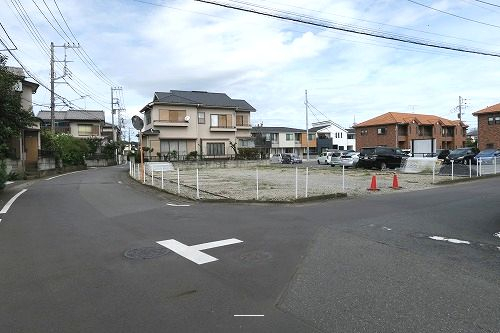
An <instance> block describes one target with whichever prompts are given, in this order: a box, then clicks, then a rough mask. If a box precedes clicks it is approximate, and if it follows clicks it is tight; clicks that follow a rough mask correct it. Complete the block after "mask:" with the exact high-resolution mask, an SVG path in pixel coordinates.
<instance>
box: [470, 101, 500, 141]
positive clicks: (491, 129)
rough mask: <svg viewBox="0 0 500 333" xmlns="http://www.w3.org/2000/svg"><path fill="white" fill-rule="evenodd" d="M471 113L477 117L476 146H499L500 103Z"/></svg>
mask: <svg viewBox="0 0 500 333" xmlns="http://www.w3.org/2000/svg"><path fill="white" fill-rule="evenodd" d="M473 115H474V116H476V117H477V148H479V150H483V149H487V148H500V103H499V104H495V105H492V106H488V107H487V108H485V109H482V110H479V111H476V112H474V113H473Z"/></svg>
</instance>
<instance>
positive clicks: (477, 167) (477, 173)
mask: <svg viewBox="0 0 500 333" xmlns="http://www.w3.org/2000/svg"><path fill="white" fill-rule="evenodd" d="M476 177H479V164H477V163H476Z"/></svg>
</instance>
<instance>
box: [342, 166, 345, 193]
mask: <svg viewBox="0 0 500 333" xmlns="http://www.w3.org/2000/svg"><path fill="white" fill-rule="evenodd" d="M342 192H345V165H342Z"/></svg>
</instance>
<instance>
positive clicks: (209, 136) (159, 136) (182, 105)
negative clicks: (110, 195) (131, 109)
mask: <svg viewBox="0 0 500 333" xmlns="http://www.w3.org/2000/svg"><path fill="white" fill-rule="evenodd" d="M255 111H256V110H255V108H254V107H252V106H251V105H250V104H249V103H248V102H246V101H245V100H241V99H233V98H230V97H229V96H227V95H226V94H224V93H211V92H206V91H181V90H171V91H169V92H155V94H154V96H153V101H152V102H150V103H148V104H147V105H145V106H144V107H143V108H142V109H141V110H140V112H141V113H142V114H143V115H144V131H143V132H142V136H143V144H144V146H145V147H148V148H150V151H149V155H150V156H166V155H168V154H171V153H172V152H175V154H176V155H177V156H179V157H182V156H185V155H187V154H188V153H190V152H193V151H197V152H198V154H202V155H203V156H205V157H210V156H212V157H218V156H225V155H231V154H234V151H233V150H232V148H231V145H230V144H231V143H236V144H237V147H238V148H240V147H253V142H254V141H253V139H252V137H251V134H250V131H251V129H252V127H251V125H250V121H251V113H252V112H255ZM151 149H152V151H151Z"/></svg>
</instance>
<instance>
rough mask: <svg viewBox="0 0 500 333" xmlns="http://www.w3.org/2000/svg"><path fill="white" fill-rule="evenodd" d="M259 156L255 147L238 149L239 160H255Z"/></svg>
mask: <svg viewBox="0 0 500 333" xmlns="http://www.w3.org/2000/svg"><path fill="white" fill-rule="evenodd" d="M259 156H260V154H259V151H258V149H257V148H240V149H238V158H239V159H241V160H257V159H259Z"/></svg>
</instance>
